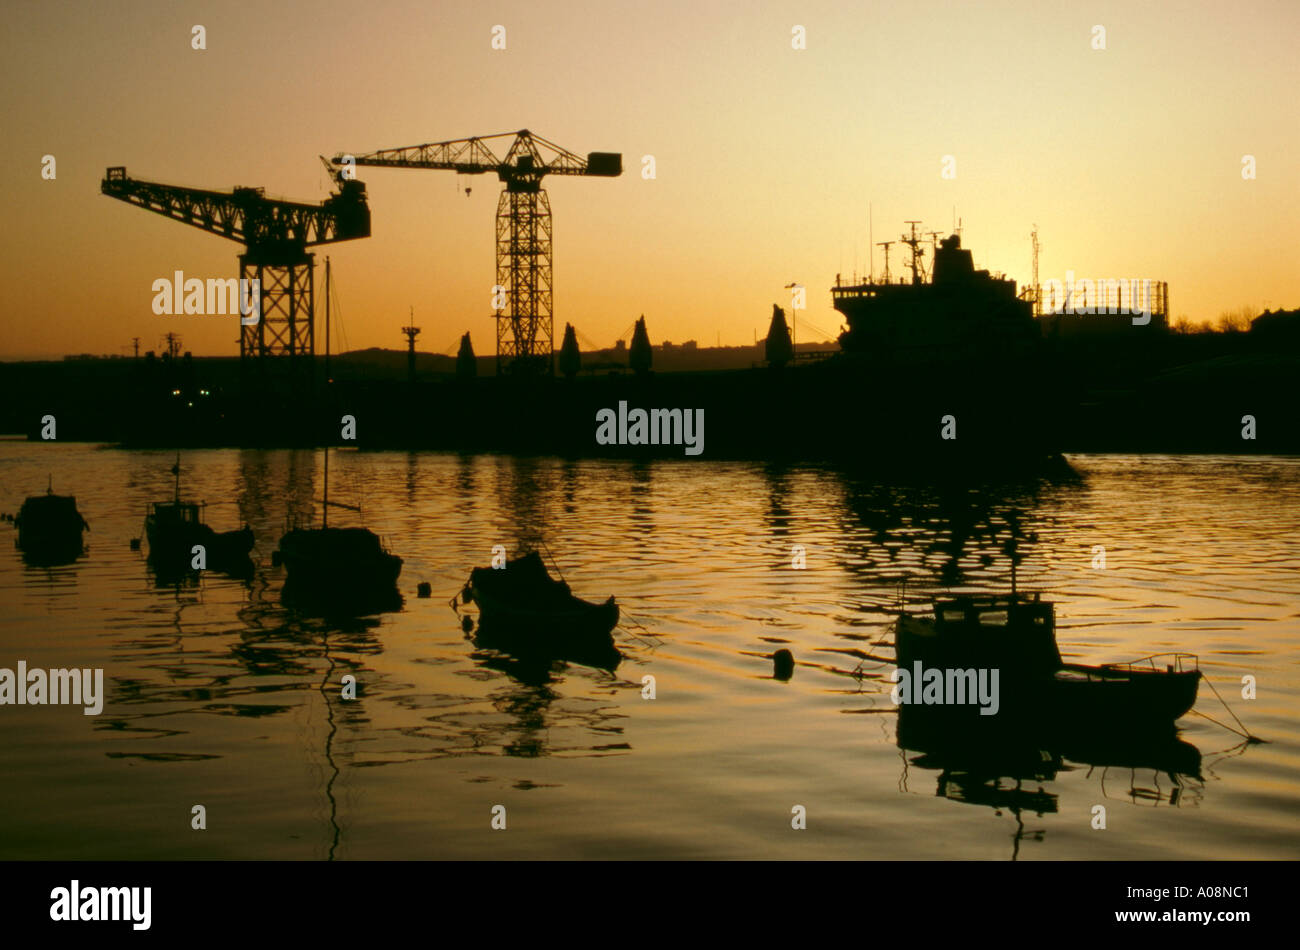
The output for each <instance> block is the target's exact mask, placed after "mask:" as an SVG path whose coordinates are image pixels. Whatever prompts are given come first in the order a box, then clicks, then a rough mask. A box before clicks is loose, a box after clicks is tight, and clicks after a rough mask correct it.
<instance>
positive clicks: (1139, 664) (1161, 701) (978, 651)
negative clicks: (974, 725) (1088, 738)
mask: <svg viewBox="0 0 1300 950" xmlns="http://www.w3.org/2000/svg"><path fill="white" fill-rule="evenodd" d="M894 648H895V654H896V658H897V663H898V666H899V668H900V669H906V670H912V669H913V668H919V669H922V670H927V669H939V670H942V671H944V673H945V676H946V674H947V671H949V670H979V669H987V670H997V671H998V673H999V691H1000V693H1001V696H1000V703H999V705H1000V708H999V712H998V714H997V715H996V716H993V717H990V718H999V717H1002V718H1003V719H1005V720H1015V719H1017V718H1029V719H1036V720H1040V721H1043V722H1049V723H1058V724H1065V723H1073V724H1077V725H1078V726H1079V727H1080V728H1083V729H1086V728H1089V727H1092V726H1119V727H1125V728H1135V729H1149V728H1159V727H1169V726H1171V725H1172V723H1173V722H1174V721H1175V720H1176V719H1178V718H1179V717H1181V716H1183V715H1184V714H1185V713H1187V712H1188V710H1190V709H1191V708H1192V706H1194V705H1195V703H1196V694H1197V688H1198V684H1199V682H1200V678H1201V674H1200V670H1199V669H1198V667H1197V659H1196V657H1195V656H1194V655H1192V654H1186V653H1172V654H1163V655H1157V656H1150V657H1146V658H1144V659H1142V660H1138V661H1134V662H1132V663H1108V664H1103V665H1101V666H1085V665H1083V664H1078V663H1065V662H1063V661H1062V660H1061V654H1060V650H1059V649H1058V647H1057V644H1056V621H1055V608H1054V605H1052V604H1051V603H1049V602H1047V601H1044V600H1042V599H1041V597H1040V596H1039V595H1037V594H1034V595H1033V596H1032V597H1024V596H1021V595H1018V594H1015V593H1012V594H1010V595H1005V596H986V597H972V596H962V597H955V598H946V599H940V600H938V601H936V602H935V605H934V616H933V617H917V616H909V615H906V614H904V615H901V616H900V617H899V618H898V621H897V624H896V625H895V628H894ZM917 664H920V666H919V667H916V665H917ZM935 708H936V707H931V709H935ZM967 709H968V711H970V710H971V709H973V707H967ZM918 711H919V708H918Z"/></svg>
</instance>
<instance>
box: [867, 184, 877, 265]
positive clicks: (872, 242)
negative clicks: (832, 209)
mask: <svg viewBox="0 0 1300 950" xmlns="http://www.w3.org/2000/svg"><path fill="white" fill-rule="evenodd" d="M875 246H876V227H875V221H874V219H873V217H872V212H871V203H870V202H868V203H867V260H868V264H867V271H868V273H869V274H870V275H871V276H870V277H869V278H868V279H869V280H870V281H871V283H873V284H874V283H875V282H876V252H875V251H873V250H872V248H873V247H875Z"/></svg>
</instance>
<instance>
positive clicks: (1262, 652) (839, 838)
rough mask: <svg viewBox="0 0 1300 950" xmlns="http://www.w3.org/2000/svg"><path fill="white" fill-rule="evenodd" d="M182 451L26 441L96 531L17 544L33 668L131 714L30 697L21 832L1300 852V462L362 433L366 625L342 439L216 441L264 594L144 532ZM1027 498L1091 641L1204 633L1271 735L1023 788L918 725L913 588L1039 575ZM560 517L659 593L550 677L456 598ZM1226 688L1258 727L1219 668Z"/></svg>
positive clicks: (5, 651) (186, 843) (8, 788)
mask: <svg viewBox="0 0 1300 950" xmlns="http://www.w3.org/2000/svg"><path fill="white" fill-rule="evenodd" d="M172 461H173V456H171V455H169V454H167V453H162V452H126V451H120V450H115V449H100V448H96V447H92V446H77V445H53V444H52V445H37V444H29V443H25V442H6V443H0V510H3V511H9V512H13V511H16V510H17V508H18V506H19V505H20V504H21V502H22V498H23V497H24V496H25V495H27V494H33V493H36V492H38V491H40V490H42V489H43V488H44V487H45V484H46V478H47V475H49V474H52V475H53V478H54V487H55V490H56V491H60V492H63V493H72V494H75V495H76V496H77V499H78V504H79V506H80V508H81V510H82V512H83V513H84V514H85V516H86V518H87V520H88V521H89V522H90V525H91V531H90V533H89V535H88V542H89V550H88V552H87V554H86V555H85V556H84V557H83V558H81V559H80V560H78V561H77V562H76V563H75V564H72V565H69V566H67V567H60V568H52V569H44V568H33V567H28V566H26V565H25V564H24V563H23V561H22V559H21V558H20V556H19V554H18V552H17V551H12V550H9V551H7V553H3V554H0V590H2V591H3V603H4V621H3V626H2V627H0V631H2V633H0V667H8V668H13V667H14V666H15V665H16V662H17V661H18V660H19V659H23V660H26V661H27V663H28V665H29V667H45V668H49V667H103V668H104V670H105V678H106V685H107V690H108V694H109V695H108V700H107V703H106V705H105V708H104V711H103V713H102V715H100V716H98V717H90V716H84V715H82V713H81V710H80V709H79V708H77V707H53V706H46V707H30V706H21V707H18V706H4V707H0V748H3V756H4V765H5V776H4V781H2V782H0V858H95V859H99V858H283V859H325V858H329V857H334V858H339V859H358V858H473V857H536V858H548V857H557V858H576V857H627V858H637V857H688V858H689V857H700V858H873V859H879V858H991V859H1009V858H1011V857H1012V856H1013V855H1016V856H1018V857H1019V859H1021V860H1034V859H1059V858H1282V857H1286V858H1294V857H1297V856H1300V812H1298V811H1297V797H1298V795H1297V793H1298V792H1300V775H1298V774H1297V766H1298V765H1300V722H1298V719H1300V715H1298V713H1300V662H1298V656H1300V654H1298V653H1297V650H1296V643H1297V632H1298V610H1297V604H1298V603H1300V580H1298V579H1297V578H1298V577H1300V575H1298V574H1297V568H1298V567H1300V462H1298V461H1297V460H1294V459H1269V458H1236V457H1223V458H1206V457H1198V458H1164V457H1160V458H1156V457H1135V456H1087V457H1076V458H1073V459H1071V461H1072V463H1073V465H1074V467H1075V469H1076V470H1077V472H1078V478H1077V479H1073V480H1070V479H1066V480H1057V481H1052V482H1046V481H1044V482H1028V483H1025V484H1021V485H1001V486H992V487H990V486H985V487H983V488H969V489H961V490H956V489H951V490H939V489H937V488H934V487H928V486H925V485H920V484H917V485H907V484H887V485H882V484H877V483H875V482H873V481H872V480H871V479H869V478H855V477H851V476H848V475H845V474H841V473H837V472H834V471H828V470H821V469H802V468H786V467H772V466H767V465H763V464H743V463H735V464H718V463H710V462H705V461H693V460H692V461H669V462H654V463H646V464H634V463H628V462H602V461H578V462H566V461H561V460H551V459H514V458H509V457H499V456H457V455H450V454H432V453H416V454H402V453H379V454H359V453H354V452H339V453H335V454H332V455H331V482H330V489H331V497H334V496H336V495H337V496H341V497H342V500H345V501H356V500H360V501H361V502H362V504H363V506H364V511H365V522H366V523H367V524H368V525H369V526H370V527H371V528H373V529H375V530H376V531H378V532H380V533H381V534H382V535H383V536H384V538H385V539H386V541H387V543H388V544H389V546H390V548H391V549H392V550H393V551H394V552H395V553H397V554H400V555H401V556H402V557H403V558H404V559H405V565H404V567H403V571H402V578H401V587H402V591H403V593H404V595H405V596H406V602H405V606H404V608H403V610H402V611H401V612H400V613H389V614H383V615H380V616H377V617H373V618H368V619H364V620H359V621H357V622H355V623H351V624H348V625H346V626H345V627H343V628H340V627H339V625H337V624H326V623H325V622H323V621H317V620H310V619H305V618H299V617H296V616H295V615H293V614H291V613H289V612H288V611H286V610H285V609H284V608H283V607H282V606H281V605H280V602H279V591H280V587H281V584H282V583H283V575H282V573H281V571H280V570H279V569H277V568H273V567H272V566H271V563H270V552H271V551H272V550H273V549H274V547H275V542H276V540H277V539H278V537H279V535H280V534H281V533H282V531H283V529H284V527H285V524H286V520H287V518H288V517H289V515H290V512H291V511H293V512H296V513H297V514H298V515H299V516H300V517H305V516H306V515H308V514H309V513H311V512H312V511H313V510H316V511H319V507H318V506H315V507H314V502H313V499H314V498H316V497H317V496H318V494H319V491H320V466H321V455H320V454H319V453H310V452H263V451H237V450H214V451H194V452H186V453H184V454H183V456H182V465H183V467H184V471H185V475H184V487H185V493H186V494H188V495H192V496H195V497H199V498H205V499H206V500H207V501H208V502H209V506H208V509H207V518H208V521H209V523H211V524H212V525H213V526H214V527H216V528H217V529H218V530H223V529H227V528H234V527H237V526H238V525H239V524H240V523H243V522H247V523H249V524H250V525H252V527H253V528H254V530H255V532H256V535H257V546H256V548H255V550H254V557H255V560H257V561H258V571H257V575H256V578H255V580H254V581H253V582H252V584H251V585H245V584H244V583H242V582H240V581H235V580H229V579H225V578H222V577H218V576H212V575H205V576H204V578H203V579H202V581H201V582H197V583H194V584H189V585H183V586H180V587H162V588H160V587H158V586H157V585H156V584H155V583H154V582H153V580H152V578H151V576H150V574H149V573H148V571H147V569H146V563H145V561H144V559H143V556H142V555H141V554H140V553H139V552H135V551H131V550H130V548H129V545H128V540H129V539H130V538H131V537H133V536H136V535H139V534H140V533H141V520H142V517H143V513H144V510H145V506H146V504H147V503H148V502H149V501H151V500H156V499H162V498H166V497H168V496H169V495H170V492H171V476H170V474H169V471H168V470H169V468H170V466H171V464H172ZM334 518H341V519H342V520H344V521H346V520H348V519H354V518H355V516H354V515H349V514H347V513H343V515H341V516H340V515H332V519H334ZM1008 519H1011V521H1013V522H1017V521H1018V523H1020V524H1021V525H1022V527H1023V530H1024V532H1025V534H1026V536H1027V538H1026V540H1025V541H1024V543H1023V546H1022V553H1023V554H1024V561H1023V563H1022V564H1021V565H1020V568H1019V573H1018V581H1019V583H1020V585H1021V586H1022V587H1026V588H1031V589H1036V590H1041V591H1043V592H1045V594H1046V595H1047V596H1049V597H1050V598H1052V599H1053V600H1055V601H1056V602H1057V604H1058V608H1057V613H1058V623H1059V627H1060V630H1059V637H1058V639H1059V642H1060V644H1061V649H1062V653H1064V654H1066V655H1067V657H1070V658H1074V659H1076V660H1078V661H1080V662H1090V663H1092V662H1097V663H1099V662H1106V661H1112V660H1125V659H1131V658H1134V657H1137V656H1141V655H1145V654H1149V653H1154V652H1167V651H1172V650H1179V651H1186V652H1192V653H1197V654H1199V656H1200V661H1201V667H1202V669H1203V670H1204V671H1205V672H1206V673H1207V674H1208V676H1209V681H1210V682H1211V683H1213V684H1214V685H1215V687H1216V688H1217V689H1218V691H1219V693H1220V694H1222V695H1223V696H1224V697H1225V698H1226V699H1227V700H1228V701H1229V703H1231V705H1232V706H1233V709H1234V710H1235V712H1236V713H1237V715H1239V716H1240V717H1241V719H1242V720H1243V722H1244V723H1245V724H1246V726H1247V727H1249V729H1251V730H1252V731H1253V732H1255V733H1256V734H1258V735H1260V736H1262V737H1264V738H1266V739H1268V740H1269V742H1268V744H1264V745H1252V746H1244V745H1243V744H1242V742H1241V740H1240V738H1239V737H1238V736H1235V735H1233V734H1232V733H1230V732H1228V731H1227V730H1226V729H1224V728H1222V727H1220V726H1219V725H1216V724H1214V723H1212V722H1210V721H1209V720H1207V719H1205V718H1202V717H1201V716H1198V715H1190V716H1187V717H1185V718H1184V719H1182V720H1181V721H1180V726H1181V729H1182V732H1181V736H1180V738H1181V739H1182V741H1184V742H1186V743H1188V744H1190V745H1191V746H1193V747H1195V749H1196V750H1197V751H1199V753H1200V757H1201V761H1200V766H1199V771H1198V772H1197V774H1190V775H1189V774H1181V775H1175V774H1169V773H1166V772H1162V771H1160V770H1159V769H1158V768H1156V767H1155V765H1154V764H1152V763H1143V762H1139V763H1137V764H1136V765H1133V766H1132V767H1126V766H1117V765H1113V764H1112V765H1109V766H1107V765H1106V764H1105V763H1101V764H1098V763H1097V762H1091V763H1090V762H1088V761H1072V760H1071V759H1070V758H1069V757H1068V756H1067V757H1066V758H1065V760H1064V761H1062V762H1061V763H1060V764H1059V767H1056V766H1055V765H1054V766H1053V768H1051V769H1050V770H1049V771H1047V772H1045V773H1044V774H1042V775H1040V776H1039V777H1038V778H1036V779H1030V780H1027V781H1022V783H1021V787H1020V789H1019V792H1020V794H1019V795H1017V794H1016V793H1015V783H1014V781H1013V780H1012V779H1011V778H1010V777H1005V776H1003V777H999V776H998V775H997V774H996V770H994V773H995V774H993V775H990V776H982V777H981V778H980V781H978V782H974V783H973V784H971V782H970V779H969V777H968V778H967V779H966V782H967V784H965V785H963V784H962V781H961V777H960V776H954V775H952V774H950V773H945V772H944V770H943V768H942V766H943V763H935V762H934V761H931V760H928V759H926V758H925V757H923V756H922V755H921V751H923V750H921V751H918V750H916V749H908V750H902V749H900V748H899V746H898V744H897V742H896V735H895V729H896V721H897V715H896V713H895V712H894V706H893V704H892V703H891V702H890V700H889V695H888V690H889V686H890V685H892V684H890V683H888V681H887V676H888V673H889V671H890V669H891V667H890V666H889V664H888V663H887V662H886V661H885V659H886V658H887V657H888V656H889V653H890V651H889V650H888V649H887V647H886V646H885V644H887V642H888V622H889V618H888V610H889V609H890V608H891V607H892V606H893V605H895V604H896V603H897V602H898V600H899V598H900V596H905V597H906V598H907V600H908V601H909V602H913V603H916V604H920V603H923V602H924V601H925V600H926V598H927V597H928V595H929V594H930V593H932V592H934V591H937V590H942V589H944V588H942V587H941V586H940V584H941V581H947V582H951V583H955V584H958V585H960V586H961V587H963V588H964V589H971V590H1001V589H1004V588H1005V587H1006V585H1007V584H1008V574H1007V567H1006V557H1005V556H1004V555H1003V553H1002V551H1001V547H1000V541H1001V540H1002V539H1004V538H1005V536H1006V530H1007V529H1006V525H1007V523H1008ZM5 530H8V529H7V528H6V529H5ZM543 542H544V544H545V547H546V548H547V549H548V550H549V552H550V554H551V555H552V556H553V557H554V559H555V561H556V562H557V563H558V564H559V566H560V568H561V569H562V571H563V573H564V576H565V577H566V579H567V580H568V581H569V582H570V584H571V585H572V586H573V588H574V590H575V591H576V592H577V593H579V594H580V595H584V596H586V597H588V598H589V599H603V598H604V597H605V596H606V595H608V594H611V593H612V594H615V595H616V596H617V597H618V599H619V602H620V604H621V605H622V606H623V609H624V615H625V618H627V621H628V622H627V624H626V625H625V626H624V627H623V628H621V629H620V630H619V631H618V634H617V638H618V641H619V647H620V650H621V651H622V652H623V654H624V657H625V659H624V661H623V663H622V664H621V665H620V666H619V667H618V668H617V670H615V671H614V672H613V673H612V674H611V673H608V672H602V671H599V670H594V669H590V668H586V667H582V666H577V665H567V666H566V665H563V664H560V665H557V666H556V667H555V668H554V669H552V670H551V671H550V673H549V675H548V676H543V677H538V676H537V675H536V671H535V670H533V671H520V670H519V669H518V668H517V667H512V666H511V664H510V663H509V662H507V659H506V658H504V657H500V656H497V655H494V654H491V653H488V652H484V651H479V650H477V649H476V648H475V647H474V645H473V644H472V643H471V642H469V641H468V640H466V639H465V636H464V635H463V634H462V632H461V629H460V626H459V623H458V620H457V617H456V616H455V614H454V613H453V611H452V610H451V609H450V608H449V606H448V599H449V598H450V597H451V596H452V594H453V593H454V592H455V591H457V590H458V589H459V587H460V586H461V585H462V584H463V583H464V580H465V578H466V576H467V575H468V572H469V569H470V568H471V567H473V566H475V565H479V564H486V563H487V562H488V561H489V559H490V557H491V548H492V546H493V545H494V544H504V545H505V546H506V547H507V548H508V549H509V551H510V552H511V554H512V555H513V554H514V553H515V552H517V551H518V550H519V549H520V548H521V546H522V545H525V544H539V543H543ZM796 545H801V546H802V547H803V548H804V550H805V551H806V561H807V566H806V569H804V570H796V569H794V568H793V566H792V558H793V554H794V548H795V546H796ZM1096 545H1103V546H1104V547H1105V557H1106V567H1105V569H1097V568H1094V567H1093V566H1092V565H1093V562H1094V558H1095V557H1096V552H1095V551H1094V546H1096ZM954 557H955V558H956V561H955V564H954V563H951V562H952V561H953V559H954ZM904 580H905V581H906V586H905V590H904V589H903V588H902V585H901V583H900V582H902V581H904ZM419 581H429V582H430V583H431V584H432V586H433V591H434V595H433V597H432V598H429V599H417V598H416V597H415V585H416V584H417V582H419ZM781 646H785V647H788V648H789V649H790V650H791V651H792V652H793V653H794V656H795V659H796V663H797V666H796V670H795V673H794V676H793V678H792V679H790V680H789V681H788V682H781V681H779V680H776V679H774V678H773V676H772V662H771V660H770V659H769V657H770V655H771V653H772V652H773V650H775V649H777V648H778V647H781ZM348 673H350V674H353V675H355V676H356V677H357V679H358V682H359V684H360V696H359V698H358V699H357V700H355V701H352V702H348V701H344V700H342V699H341V698H340V693H339V689H340V682H341V679H342V677H343V676H344V675H345V674H348ZM1246 674H1249V675H1252V676H1254V677H1256V680H1257V682H1258V697H1257V698H1256V699H1254V700H1252V701H1247V700H1243V699H1241V698H1240V693H1241V678H1242V676H1243V675H1246ZM647 675H652V676H653V677H654V678H655V680H654V683H655V688H656V698H654V699H653V700H651V699H644V698H643V697H642V678H643V677H644V676H647ZM1196 708H1197V710H1198V711H1200V712H1204V713H1206V714H1208V715H1211V716H1213V717H1214V718H1216V719H1219V720H1222V721H1226V722H1228V723H1229V724H1232V720H1231V718H1230V715H1229V713H1228V712H1227V711H1225V710H1224V708H1223V707H1222V706H1221V705H1220V704H1219V701H1218V700H1217V699H1216V698H1215V696H1214V694H1213V693H1212V691H1211V690H1210V689H1209V688H1208V687H1207V686H1206V685H1205V684H1204V683H1203V684H1202V688H1201V693H1200V698H1199V700H1198V703H1197V707H1196ZM984 779H988V781H984ZM994 780H996V782H995V781H994ZM939 789H943V790H944V791H945V793H946V794H943V795H940V794H936V792H937V790H939ZM197 804H201V805H203V806H204V807H205V808H206V810H207V830H205V831H195V830H191V827H190V822H191V808H192V806H194V805H197ZM1096 804H1103V805H1105V806H1106V808H1107V828H1106V830H1094V829H1093V828H1092V826H1091V822H1092V808H1093V806H1094V805H1096ZM494 805H504V806H506V814H507V829H506V830H505V831H494V830H492V828H491V826H490V822H491V819H492V813H491V809H492V807H493V806H494ZM795 805H802V806H804V808H805V809H806V812H807V828H806V830H802V831H795V830H792V828H791V815H792V808H793V806H795Z"/></svg>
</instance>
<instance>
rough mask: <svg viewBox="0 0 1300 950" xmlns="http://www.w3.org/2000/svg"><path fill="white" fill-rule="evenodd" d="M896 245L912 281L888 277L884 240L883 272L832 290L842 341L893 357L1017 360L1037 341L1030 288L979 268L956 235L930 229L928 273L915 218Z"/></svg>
mask: <svg viewBox="0 0 1300 950" xmlns="http://www.w3.org/2000/svg"><path fill="white" fill-rule="evenodd" d="M908 224H910V225H911V231H910V233H909V234H904V235H903V236H902V238H901V240H900V241H899V242H897V243H902V244H903V245H905V246H906V247H907V248H908V249H909V250H910V252H911V261H910V263H909V265H908V267H909V269H910V271H911V277H910V280H908V279H905V278H904V279H899V280H898V281H896V282H895V281H893V280H891V278H890V275H889V263H888V261H889V258H888V251H889V247H888V245H890V244H893V243H896V242H893V241H889V242H883V243H884V244H885V251H886V258H885V276H884V277H883V279H875V278H872V279H869V280H868V281H866V282H865V283H860V284H842V283H840V282H839V280H838V278H837V280H836V284H835V286H834V287H833V288H832V289H831V297H832V300H833V302H834V306H835V309H836V310H838V311H840V312H841V313H842V314H844V317H845V320H846V322H847V324H848V328H847V329H846V330H845V331H844V332H843V333H842V334H840V338H839V341H840V346H841V347H842V348H843V349H844V351H845V352H848V353H858V354H863V355H866V356H869V357H873V358H877V359H880V360H883V361H887V362H893V363H911V362H931V361H947V360H969V359H972V358H974V359H981V358H983V359H990V358H991V359H1015V358H1018V357H1022V356H1027V355H1029V354H1030V352H1031V351H1032V350H1033V347H1034V345H1035V343H1036V341H1037V340H1038V339H1039V328H1038V323H1037V321H1036V320H1035V319H1034V312H1033V300H1032V294H1031V293H1030V292H1026V293H1025V294H1023V295H1019V296H1018V295H1017V293H1016V282H1015V281H1014V280H1010V279H1008V278H1006V277H1003V276H1002V275H994V274H991V273H990V272H989V271H987V270H976V269H975V264H974V260H973V259H972V257H971V252H970V251H969V250H967V249H966V248H963V247H962V246H961V235H960V234H959V233H953V234H952V235H950V236H949V237H946V238H943V239H941V240H937V241H936V240H935V239H936V238H937V237H938V234H939V233H940V232H929V237H930V241H929V242H928V243H929V244H930V245H931V253H932V258H933V264H932V266H931V268H930V273H929V275H928V279H927V275H926V268H925V261H924V256H925V253H926V248H925V247H924V244H925V243H927V242H926V241H925V235H923V234H922V233H921V232H918V230H917V226H918V225H919V224H920V222H919V221H909V222H908Z"/></svg>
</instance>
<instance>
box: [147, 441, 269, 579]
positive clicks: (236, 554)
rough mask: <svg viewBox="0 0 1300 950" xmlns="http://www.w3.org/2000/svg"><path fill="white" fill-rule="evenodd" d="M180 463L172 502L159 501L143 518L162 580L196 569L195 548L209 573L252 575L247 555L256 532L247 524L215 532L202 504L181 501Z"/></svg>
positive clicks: (174, 470)
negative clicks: (232, 529) (199, 551)
mask: <svg viewBox="0 0 1300 950" xmlns="http://www.w3.org/2000/svg"><path fill="white" fill-rule="evenodd" d="M180 472H181V468H180V461H179V459H178V460H177V462H176V464H175V465H173V466H172V475H173V476H174V477H175V488H174V490H173V494H172V498H171V500H170V501H156V502H154V503H153V504H151V505H150V506H149V512H148V514H146V515H145V519H144V532H145V537H146V538H147V539H148V541H149V562H150V564H152V565H153V568H154V570H155V571H157V572H158V574H159V576H160V577H177V576H180V575H183V574H186V573H188V572H190V571H191V570H193V569H194V558H195V556H196V552H195V548H196V547H201V548H202V549H203V561H204V563H205V567H206V569H207V570H211V571H217V572H219V573H223V574H231V575H234V576H237V577H246V576H248V575H249V574H251V573H252V568H253V564H252V561H251V560H250V559H249V557H248V552H249V551H251V550H252V548H253V531H252V529H251V528H249V527H248V526H247V525H244V527H242V528H240V529H238V530H234V531H216V530H214V529H213V528H211V527H209V526H208V525H207V524H206V523H205V522H204V520H203V509H204V507H206V505H205V504H204V503H203V502H192V501H183V500H182V499H181V482H180V479H181V475H180Z"/></svg>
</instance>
